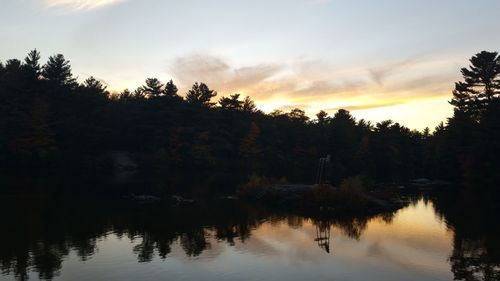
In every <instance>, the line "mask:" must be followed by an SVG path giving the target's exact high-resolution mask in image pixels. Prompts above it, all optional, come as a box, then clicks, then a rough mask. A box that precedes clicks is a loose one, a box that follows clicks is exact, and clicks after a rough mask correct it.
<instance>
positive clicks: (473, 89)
mask: <svg viewBox="0 0 500 281" xmlns="http://www.w3.org/2000/svg"><path fill="white" fill-rule="evenodd" d="M470 63H471V65H470V66H469V68H462V70H461V72H462V76H463V78H464V81H460V82H457V83H456V84H455V90H454V91H453V99H452V100H451V102H450V103H451V104H452V105H453V106H455V109H456V110H459V111H461V112H464V113H466V114H468V115H469V116H471V117H472V118H473V119H474V120H476V121H477V120H478V119H479V118H480V115H481V114H482V113H483V112H484V110H485V109H486V107H487V106H488V104H489V103H490V102H491V101H492V100H493V99H498V98H499V97H500V57H499V56H498V53H497V52H487V51H482V52H481V53H478V54H476V55H475V56H473V57H472V58H471V59H470Z"/></svg>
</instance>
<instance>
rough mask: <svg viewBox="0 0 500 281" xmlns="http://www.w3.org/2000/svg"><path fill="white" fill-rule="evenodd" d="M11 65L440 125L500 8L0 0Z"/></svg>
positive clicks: (415, 2) (484, 0)
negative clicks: (21, 61)
mask: <svg viewBox="0 0 500 281" xmlns="http://www.w3.org/2000/svg"><path fill="white" fill-rule="evenodd" d="M0 34H1V39H0V61H4V62H5V60H7V59H10V58H23V57H24V56H25V54H26V53H27V52H28V51H29V50H31V49H34V48H37V49H38V50H39V51H41V52H42V56H43V59H44V60H45V59H46V58H47V57H48V56H50V55H53V54H55V53H62V54H64V55H65V56H66V58H68V59H69V60H70V61H71V64H72V67H73V72H74V74H75V76H78V78H79V80H80V81H82V80H84V79H86V78H87V77H89V76H90V75H93V76H95V77H97V78H99V79H101V80H103V81H105V82H106V84H107V85H108V89H110V90H111V91H117V92H119V91H122V90H123V89H125V88H129V89H131V90H133V89H135V88H137V87H138V86H140V85H141V84H143V81H144V80H145V78H147V77H157V78H159V79H160V80H162V81H167V80H169V79H171V78H172V79H173V80H174V82H176V84H178V86H179V88H180V89H181V92H182V93H183V92H185V91H186V89H187V88H189V87H190V85H192V84H193V83H194V82H195V81H203V82H205V83H207V84H208V85H209V87H211V88H214V89H216V90H217V91H218V92H219V96H220V95H228V94H232V93H235V92H238V93H241V94H242V95H249V96H251V97H252V98H253V99H254V100H256V103H257V105H258V106H259V108H261V109H263V110H264V111H266V112H269V111H272V110H274V109H282V110H285V111H287V110H289V109H291V108H294V107H299V108H301V109H303V110H305V111H306V112H307V114H308V115H310V116H314V114H315V113H317V112H318V111H319V110H321V109H324V110H326V111H327V112H329V113H331V114H333V113H334V112H335V111H336V110H337V109H339V108H346V109H349V110H351V112H352V113H353V115H354V116H356V117H357V118H358V119H359V118H365V119H368V120H370V121H373V122H377V121H381V120H383V119H393V120H394V121H397V122H400V123H401V124H403V125H406V126H408V127H410V128H415V129H422V128H424V127H426V126H429V127H431V128H432V127H434V126H436V125H437V124H438V123H439V122H441V121H444V120H445V119H446V117H448V116H450V115H451V113H452V109H451V106H449V105H448V103H447V101H448V100H449V99H450V96H451V90H452V88H453V83H454V82H455V81H458V80H460V71H459V70H460V67H463V66H466V65H467V64H468V59H469V58H470V57H471V56H472V55H474V54H475V53H477V52H479V51H482V50H489V51H499V49H500V1H499V0H477V1H470V0H440V1H436V0H411V1H401V0H377V1H373V0H371V1H368V0H366V1H359V0H342V1H341V0H286V1H285V0H281V1H278V0H249V1H243V0H241V1H240V0H212V1H206V0H199V1H196V0H182V1H173V0H0Z"/></svg>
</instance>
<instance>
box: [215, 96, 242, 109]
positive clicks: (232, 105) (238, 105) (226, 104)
mask: <svg viewBox="0 0 500 281" xmlns="http://www.w3.org/2000/svg"><path fill="white" fill-rule="evenodd" d="M239 99H240V94H234V95H230V96H229V97H228V98H227V97H221V98H220V99H219V105H220V107H221V108H222V109H228V110H240V109H242V107H243V101H240V100H239Z"/></svg>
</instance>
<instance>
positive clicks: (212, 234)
mask: <svg viewBox="0 0 500 281" xmlns="http://www.w3.org/2000/svg"><path fill="white" fill-rule="evenodd" d="M22 202H24V204H20V203H19V201H16V200H14V202H11V203H6V204H3V208H2V211H3V214H4V215H3V216H4V220H3V225H4V226H5V227H3V228H2V229H1V230H0V232H1V233H0V238H1V240H0V265H1V266H2V274H1V275H0V280H2V281H3V280H16V279H17V280H23V279H28V278H29V279H30V280H38V279H53V280H75V281H78V280H82V281H84V280H288V281H291V280H346V281H347V280H357V281H362V280H371V281H374V280H375V281H377V280H384V281H391V280H408V281H411V280H419V281H420V280H454V278H457V280H500V279H498V277H499V272H500V267H499V265H500V259H498V257H499V255H498V254H499V251H498V250H499V249H500V247H498V241H497V240H498V237H495V234H497V233H498V232H496V233H494V234H491V231H492V230H491V229H490V230H487V231H486V230H484V231H483V230H482V229H481V227H475V226H474V229H468V228H467V227H465V226H466V225H468V224H469V223H472V224H473V223H474V222H467V223H458V222H455V221H454V220H455V218H456V216H454V215H455V214H454V213H453V211H450V212H448V213H446V212H444V211H443V209H446V208H449V206H448V205H446V204H444V203H443V204H441V205H440V206H436V205H435V204H436V203H434V201H432V200H424V199H418V200H415V201H414V202H413V204H410V205H409V206H407V207H406V208H404V209H401V210H399V211H398V212H396V213H394V214H386V215H383V216H375V217H360V218H335V219H329V220H321V219H318V218H314V219H313V218H305V217H300V216H294V215H289V214H276V213H273V212H270V211H269V210H266V209H265V208H262V207H256V206H251V205H244V204H241V203H239V202H235V201H220V202H216V203H214V202H211V203H207V204H201V205H196V206H185V207H181V208H174V209H172V208H168V207H165V206H155V205H133V206H130V205H126V204H122V203H116V204H115V203H114V204H109V203H107V204H105V203H93V204H88V203H84V202H76V201H75V202H67V201H64V200H57V199H53V198H45V199H40V198H33V199H32V200H29V199H23V201H22ZM438 209H439V210H438ZM455 210H456V209H455ZM470 227H473V226H470ZM460 228H464V229H465V230H463V229H460ZM496 230H498V228H495V229H494V231H496ZM487 232H489V233H487ZM476 234H477V235H476ZM491 235H493V236H491Z"/></svg>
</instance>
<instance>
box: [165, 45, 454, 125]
mask: <svg viewBox="0 0 500 281" xmlns="http://www.w3.org/2000/svg"><path fill="white" fill-rule="evenodd" d="M169 65H170V67H169V68H168V70H169V73H170V74H171V75H173V77H174V80H175V81H176V83H178V85H179V86H180V87H179V88H180V90H181V92H186V91H187V89H188V88H190V87H191V85H192V84H193V83H194V82H196V81H198V82H205V83H207V84H208V86H209V87H211V88H213V89H215V90H217V91H218V93H219V96H223V95H229V94H233V93H240V94H242V95H243V96H246V95H248V96H250V97H251V98H252V99H254V100H255V101H256V103H257V106H258V107H259V108H260V109H262V110H264V111H265V112H271V111H273V110H275V109H279V110H283V111H289V110H291V109H293V108H301V109H303V110H305V111H306V114H308V115H309V116H310V117H313V116H314V115H313V114H315V113H317V112H319V110H322V109H323V110H325V111H327V112H330V113H333V112H335V111H337V110H338V109H341V108H343V109H347V110H350V111H353V112H358V113H362V112H365V113H366V112H368V111H370V110H372V111H373V110H376V109H377V108H385V107H394V106H399V105H408V104H411V103H414V102H416V101H418V100H425V99H430V98H433V97H438V96H439V97H443V96H444V95H446V94H447V93H448V92H449V89H448V88H449V87H451V86H450V85H452V82H453V81H454V77H453V75H450V73H446V71H444V72H443V69H444V68H443V67H447V66H448V63H447V62H445V61H435V60H423V59H419V58H416V57H414V58H410V59H404V60H401V61H398V62H395V63H389V64H382V65H375V66H373V67H371V68H367V67H362V66H361V67H360V66H358V67H344V68H342V69H339V68H334V65H335V63H334V62H331V61H328V60H309V59H304V58H298V59H295V60H293V59H292V60H287V61H280V62H272V63H268V64H259V63H257V64H255V65H242V66H237V65H235V64H234V63H231V62H230V61H229V60H226V59H225V58H222V57H218V56H212V55H209V54H195V55H188V56H182V57H178V58H176V59H174V60H173V61H171V62H170V63H169ZM367 69H368V71H367ZM443 73H445V74H443ZM423 74H425V75H423ZM370 112H371V111H370Z"/></svg>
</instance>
